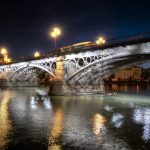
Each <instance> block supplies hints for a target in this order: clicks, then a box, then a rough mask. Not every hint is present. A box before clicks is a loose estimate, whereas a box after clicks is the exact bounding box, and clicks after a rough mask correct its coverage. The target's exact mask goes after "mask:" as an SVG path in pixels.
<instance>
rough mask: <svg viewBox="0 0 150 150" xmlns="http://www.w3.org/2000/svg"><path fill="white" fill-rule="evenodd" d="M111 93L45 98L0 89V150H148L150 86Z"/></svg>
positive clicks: (32, 92) (31, 90) (24, 89)
mask: <svg viewBox="0 0 150 150" xmlns="http://www.w3.org/2000/svg"><path fill="white" fill-rule="evenodd" d="M106 88H107V90H109V91H113V92H112V93H108V95H87V96H51V97H49V96H45V97H42V98H40V97H39V96H37V90H44V91H46V90H48V89H47V88H46V87H30V88H29V87H28V88H27V87H16V88H1V89H0V149H3V150H7V149H8V150H11V149H14V150H22V149H26V150H29V149H31V150H34V149H35V150H121V149H122V150H128V149H136V150H137V149H139V150H141V149H144V150H148V149H149V147H150V86H149V85H147V86H142V87H141V86H139V85H136V86H118V85H110V86H107V87H106ZM40 99H42V100H40Z"/></svg>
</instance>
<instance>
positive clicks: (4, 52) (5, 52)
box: [0, 48, 8, 63]
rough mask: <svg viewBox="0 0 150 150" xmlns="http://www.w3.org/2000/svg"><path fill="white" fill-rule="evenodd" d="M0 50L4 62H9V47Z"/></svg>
mask: <svg viewBox="0 0 150 150" xmlns="http://www.w3.org/2000/svg"><path fill="white" fill-rule="evenodd" d="M0 52H1V54H2V55H3V62H4V63H7V60H8V52H7V49H6V48H2V49H1V51H0Z"/></svg>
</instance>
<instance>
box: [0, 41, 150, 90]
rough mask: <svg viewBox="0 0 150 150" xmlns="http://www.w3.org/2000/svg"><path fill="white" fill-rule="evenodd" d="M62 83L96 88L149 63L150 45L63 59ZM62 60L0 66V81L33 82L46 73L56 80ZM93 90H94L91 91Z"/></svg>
mask: <svg viewBox="0 0 150 150" xmlns="http://www.w3.org/2000/svg"><path fill="white" fill-rule="evenodd" d="M60 57H61V61H62V64H63V69H62V71H63V77H62V78H63V81H64V82H66V83H68V84H69V85H72V86H73V85H82V86H84V88H86V85H88V84H95V85H97V84H98V83H99V82H100V81H102V79H103V78H105V77H106V76H108V75H111V74H113V73H115V72H116V71H117V70H118V69H120V68H125V67H127V66H129V65H130V64H135V63H137V62H139V63H140V62H144V61H149V60H150V42H147V43H141V44H134V45H128V46H124V47H123V46H118V47H115V48H107V49H104V50H101V49H97V50H93V51H84V52H78V53H72V54H66V55H64V56H60ZM59 60H60V59H59V57H54V58H52V57H50V58H43V59H39V60H32V61H27V62H20V63H14V64H10V65H5V66H0V79H5V80H8V81H17V80H18V81H23V82H26V81H29V82H33V81H34V80H36V79H37V77H38V76H39V75H40V74H41V73H42V72H43V71H45V72H47V73H49V74H50V75H51V76H52V77H54V78H57V74H56V69H57V68H56V66H57V61H59ZM91 88H92V87H91Z"/></svg>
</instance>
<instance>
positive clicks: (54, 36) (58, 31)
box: [51, 28, 61, 49]
mask: <svg viewBox="0 0 150 150" xmlns="http://www.w3.org/2000/svg"><path fill="white" fill-rule="evenodd" d="M60 34H61V30H60V29H59V28H54V29H53V31H52V32H51V37H53V38H54V40H55V49H56V42H57V37H58V36H59V35H60Z"/></svg>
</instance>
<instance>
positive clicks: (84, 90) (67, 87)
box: [49, 59, 105, 95]
mask: <svg viewBox="0 0 150 150" xmlns="http://www.w3.org/2000/svg"><path fill="white" fill-rule="evenodd" d="M74 65H75V64H74V63H70V61H67V60H63V59H58V60H57V61H56V78H55V81H54V82H53V83H51V84H50V89H49V94H50V95H84V94H85V95H87V94H102V93H105V88H104V86H105V85H104V80H103V79H102V78H100V79H99V81H98V82H96V83H94V82H90V83H86V82H84V80H83V81H82V82H79V81H78V82H77V81H75V80H73V81H71V82H70V81H68V78H69V76H70V74H73V72H74V70H73V68H74Z"/></svg>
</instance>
